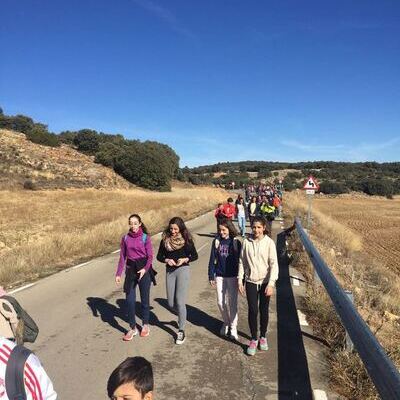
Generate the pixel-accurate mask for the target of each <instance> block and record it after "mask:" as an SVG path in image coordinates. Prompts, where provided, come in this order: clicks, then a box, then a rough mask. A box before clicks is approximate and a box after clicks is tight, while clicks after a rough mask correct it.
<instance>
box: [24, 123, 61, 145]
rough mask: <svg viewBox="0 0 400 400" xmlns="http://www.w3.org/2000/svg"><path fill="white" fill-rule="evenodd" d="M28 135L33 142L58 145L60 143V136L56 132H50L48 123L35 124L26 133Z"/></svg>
mask: <svg viewBox="0 0 400 400" xmlns="http://www.w3.org/2000/svg"><path fill="white" fill-rule="evenodd" d="M26 137H27V138H28V139H29V140H30V141H31V142H33V143H37V144H41V145H43V146H50V147H58V146H59V145H60V141H59V139H58V136H57V135H55V134H54V133H50V132H49V131H48V130H47V127H46V125H43V124H34V126H33V127H32V129H31V130H30V131H29V132H27V133H26Z"/></svg>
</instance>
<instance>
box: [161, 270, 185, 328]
mask: <svg viewBox="0 0 400 400" xmlns="http://www.w3.org/2000/svg"><path fill="white" fill-rule="evenodd" d="M189 268H190V267H189V265H185V266H183V267H179V268H176V269H171V270H167V280H166V281H167V299H168V305H169V306H170V307H171V308H172V309H174V310H176V311H177V312H178V324H179V329H180V330H184V329H185V324H186V295H187V291H188V287H189V277H190V271H189Z"/></svg>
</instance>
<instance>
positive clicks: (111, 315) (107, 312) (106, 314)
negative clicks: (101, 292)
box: [86, 297, 127, 333]
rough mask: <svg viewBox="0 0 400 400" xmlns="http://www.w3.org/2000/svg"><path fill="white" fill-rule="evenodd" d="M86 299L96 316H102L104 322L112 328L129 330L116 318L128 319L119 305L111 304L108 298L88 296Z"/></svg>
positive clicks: (123, 330) (124, 331) (123, 331)
mask: <svg viewBox="0 0 400 400" xmlns="http://www.w3.org/2000/svg"><path fill="white" fill-rule="evenodd" d="M86 301H87V305H88V306H89V307H90V309H91V310H92V313H93V316H94V317H100V318H101V320H102V321H103V322H106V323H108V324H109V325H110V326H111V327H112V328H114V329H116V330H118V331H120V332H122V333H126V332H127V330H126V329H125V328H123V327H122V326H121V325H120V324H119V323H118V321H117V320H116V318H119V319H122V320H123V321H126V314H125V313H124V312H123V311H122V310H121V309H120V308H119V307H116V306H115V305H114V304H110V303H109V302H108V301H107V300H106V299H102V298H101V297H88V298H87V299H86Z"/></svg>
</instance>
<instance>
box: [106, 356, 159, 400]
mask: <svg viewBox="0 0 400 400" xmlns="http://www.w3.org/2000/svg"><path fill="white" fill-rule="evenodd" d="M153 388H154V378H153V368H152V366H151V364H150V363H149V362H148V361H147V360H146V359H145V358H143V357H128V358H127V359H126V360H125V361H124V362H122V363H121V364H120V365H118V367H117V368H116V369H115V370H114V371H113V372H112V374H111V375H110V377H109V378H108V382H107V393H108V397H109V398H110V399H111V400H126V399H129V400H152V399H153Z"/></svg>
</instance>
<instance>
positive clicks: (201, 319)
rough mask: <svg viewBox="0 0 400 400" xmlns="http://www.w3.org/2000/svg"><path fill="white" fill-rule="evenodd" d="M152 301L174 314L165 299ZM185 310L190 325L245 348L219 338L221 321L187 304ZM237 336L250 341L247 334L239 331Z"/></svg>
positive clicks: (240, 344)
mask: <svg viewBox="0 0 400 400" xmlns="http://www.w3.org/2000/svg"><path fill="white" fill-rule="evenodd" d="M154 300H155V301H156V302H157V303H158V304H160V305H161V306H162V307H164V308H165V309H167V310H169V311H171V312H173V313H174V314H175V311H174V310H171V308H170V307H169V305H168V302H167V300H166V299H162V298H156V299H154ZM186 309H187V320H188V322H190V323H191V324H193V325H196V326H199V327H203V328H205V329H206V330H207V331H209V332H210V333H212V334H213V335H215V336H217V337H218V338H220V339H225V340H228V341H230V342H233V343H235V344H237V345H238V346H240V347H242V348H247V346H246V345H243V344H242V343H240V342H238V341H236V340H233V341H232V340H231V339H230V338H227V337H221V336H220V334H219V330H220V329H221V324H222V321H221V320H219V319H217V318H215V317H213V316H212V315H209V314H207V313H206V312H204V311H202V310H200V309H199V308H197V307H194V306H191V305H189V304H186ZM238 334H239V335H240V336H241V337H243V338H245V339H249V340H250V337H249V336H248V335H247V334H245V333H243V332H240V331H238Z"/></svg>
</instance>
